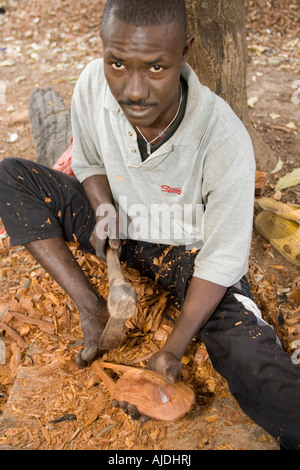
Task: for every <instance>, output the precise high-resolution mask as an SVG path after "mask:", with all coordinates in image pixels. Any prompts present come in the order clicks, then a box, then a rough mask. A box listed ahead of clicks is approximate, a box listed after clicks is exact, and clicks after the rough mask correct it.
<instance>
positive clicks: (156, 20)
mask: <svg viewBox="0 0 300 470" xmlns="http://www.w3.org/2000/svg"><path fill="white" fill-rule="evenodd" d="M111 13H112V14H113V15H114V16H115V17H116V18H118V19H119V20H121V21H123V23H126V24H133V25H135V26H136V27H139V26H141V27H143V26H155V25H158V26H161V25H165V24H168V23H178V26H179V27H180V28H182V32H183V34H184V39H186V37H187V15H186V6H185V0H107V3H106V5H105V8H104V11H103V15H102V27H103V26H104V23H105V20H106V18H108V16H109V15H110V14H111Z"/></svg>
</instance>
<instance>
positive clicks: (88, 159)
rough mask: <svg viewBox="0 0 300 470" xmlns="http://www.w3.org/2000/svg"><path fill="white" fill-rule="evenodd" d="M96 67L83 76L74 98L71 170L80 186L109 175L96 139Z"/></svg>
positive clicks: (97, 100)
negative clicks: (95, 178) (93, 79)
mask: <svg viewBox="0 0 300 470" xmlns="http://www.w3.org/2000/svg"><path fill="white" fill-rule="evenodd" d="M96 66H97V64H96V61H95V63H91V64H89V65H88V66H87V67H86V69H85V70H84V71H83V72H82V74H81V75H80V77H79V80H78V82H77V83H76V86H75V89H74V94H73V97H72V105H71V120H72V132H73V149H72V170H73V172H74V174H75V176H76V177H77V179H78V180H79V181H80V182H82V181H84V180H85V179H86V178H88V177H90V176H94V175H105V174H106V171H105V167H104V164H103V161H102V158H101V155H100V154H99V151H98V149H97V147H96V145H95V138H94V137H93V133H94V132H96V129H97V123H96V118H95V116H96V113H95V103H99V100H100V96H97V95H98V93H97V91H98V90H97V88H95V85H94V84H93V83H92V81H91V75H94V76H95V73H97V67H96ZM91 72H93V73H91ZM95 82H96V83H97V81H94V83H95Z"/></svg>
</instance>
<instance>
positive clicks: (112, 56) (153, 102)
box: [101, 14, 191, 128]
mask: <svg viewBox="0 0 300 470" xmlns="http://www.w3.org/2000/svg"><path fill="white" fill-rule="evenodd" d="M101 38H102V41H103V56H104V71H105V76H106V80H107V82H108V85H109V87H110V90H111V92H112V94H113V96H114V97H115V99H116V100H117V101H118V103H119V105H120V107H121V108H122V110H123V112H124V114H125V116H126V117H127V119H128V120H129V122H130V123H131V124H132V125H133V126H139V127H142V128H145V127H148V126H152V127H159V126H160V125H164V124H165V123H166V125H167V124H168V122H169V121H170V120H171V119H172V118H173V116H174V114H175V112H176V110H177V107H178V103H179V81H180V73H181V70H182V68H183V66H184V64H185V57H186V55H187V53H188V50H189V47H190V42H191V41H190V40H187V41H186V43H185V42H184V41H183V39H182V34H181V35H180V34H179V33H178V26H177V25H176V24H175V23H171V24H166V25H164V26H147V27H135V26H134V25H129V24H125V23H123V22H122V21H120V20H119V19H117V18H115V17H114V16H113V15H112V14H111V15H110V16H109V18H108V19H107V21H106V22H105V27H104V29H103V30H102V31H101Z"/></svg>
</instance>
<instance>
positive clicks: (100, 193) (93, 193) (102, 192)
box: [82, 175, 112, 214]
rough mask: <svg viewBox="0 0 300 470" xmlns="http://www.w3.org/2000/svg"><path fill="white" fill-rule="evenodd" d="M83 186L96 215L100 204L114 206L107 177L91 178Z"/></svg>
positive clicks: (96, 176) (97, 176)
mask: <svg viewBox="0 0 300 470" xmlns="http://www.w3.org/2000/svg"><path fill="white" fill-rule="evenodd" d="M82 186H83V189H84V191H85V194H86V196H87V198H88V200H89V201H90V203H91V206H92V208H93V209H94V212H95V214H96V213H97V209H98V207H99V206H100V204H112V193H111V190H110V186H109V183H108V179H107V177H106V176H105V175H95V176H90V177H89V178H87V179H86V180H84V181H83V182H82Z"/></svg>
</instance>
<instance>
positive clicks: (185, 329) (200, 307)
mask: <svg viewBox="0 0 300 470" xmlns="http://www.w3.org/2000/svg"><path fill="white" fill-rule="evenodd" d="M226 290H227V288H226V287H224V286H220V285H218V284H214V283H212V282H209V281H206V280H204V279H199V278H196V277H193V278H192V280H191V283H190V286H189V289H188V292H187V295H186V299H185V303H184V306H183V308H182V311H181V313H180V316H179V318H178V320H177V322H176V324H175V326H174V328H173V331H172V333H171V334H170V336H169V338H168V340H167V342H166V344H165V345H164V347H163V348H162V349H163V350H164V351H169V352H172V353H173V354H175V356H176V357H177V358H178V359H179V360H180V359H181V357H182V356H183V354H184V353H185V351H186V349H187V347H188V345H189V344H190V342H191V340H192V338H193V337H194V336H195V334H196V333H197V331H199V330H200V328H201V327H202V326H203V325H204V324H205V323H206V322H207V321H208V320H209V318H210V317H211V315H212V314H213V312H214V311H215V309H216V308H217V306H218V305H219V303H220V302H221V300H222V298H223V297H224V295H225V292H226Z"/></svg>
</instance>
